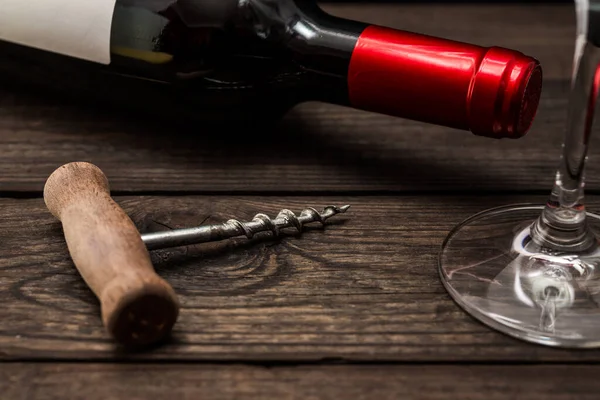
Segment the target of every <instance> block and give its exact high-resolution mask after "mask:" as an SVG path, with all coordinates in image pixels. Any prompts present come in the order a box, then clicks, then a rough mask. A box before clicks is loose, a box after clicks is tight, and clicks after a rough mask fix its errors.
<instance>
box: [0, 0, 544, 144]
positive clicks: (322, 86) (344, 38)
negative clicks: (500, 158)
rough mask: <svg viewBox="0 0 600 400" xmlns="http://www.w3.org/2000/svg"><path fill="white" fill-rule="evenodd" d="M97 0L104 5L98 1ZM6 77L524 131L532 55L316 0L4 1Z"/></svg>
mask: <svg viewBox="0 0 600 400" xmlns="http://www.w3.org/2000/svg"><path fill="white" fill-rule="evenodd" d="M92 3H93V4H92ZM0 54H2V55H1V56H0V72H1V76H3V77H10V79H13V78H14V77H17V78H23V79H24V80H25V81H27V82H33V83H41V84H45V85H48V84H49V85H52V86H54V87H56V88H57V89H61V90H63V91H65V92H68V93H85V94H86V95H89V97H91V98H107V99H110V100H111V101H112V102H116V103H118V104H120V105H126V106H133V107H137V108H141V109H145V110H154V111H157V112H158V113H165V110H167V109H170V110H175V111H180V112H182V111H184V110H186V111H188V112H189V113H188V114H190V115H192V116H197V115H202V116H210V115H213V116H214V115H219V116H220V117H219V118H223V117H222V116H221V115H222V114H218V113H216V111H215V110H221V111H223V110H225V111H236V112H238V111H241V112H242V113H245V115H248V116H263V115H264V114H265V113H266V111H268V110H274V109H281V110H287V109H288V108H290V107H292V106H294V105H296V104H298V103H300V102H305V101H322V102H329V103H333V104H338V105H342V106H348V107H353V108H356V109H360V110H365V111H369V112H377V113H381V114H386V115H392V116H396V117H399V118H405V119H411V120H415V121H421V122H425V123H431V124H437V125H441V126H446V127H450V128H456V129H460V130H467V131H471V132H472V133H474V134H476V135H481V136H486V137H491V138H505V137H507V138H519V137H522V136H523V135H525V134H526V133H527V131H528V130H529V128H530V126H531V124H532V122H533V120H534V118H535V115H536V112H537V108H538V103H539V98H540V95H541V90H542V68H541V66H540V63H539V62H538V61H537V60H536V59H535V58H533V57H530V56H526V55H524V54H522V53H521V52H518V51H515V50H511V49H505V48H500V47H481V46H476V45H472V44H468V43H462V42H456V41H451V40H447V39H444V38H436V37H432V36H427V35H423V34H418V33H413V32H407V31H402V30H397V29H391V28H388V27H385V26H377V25H372V24H368V23H364V22H360V21H353V20H348V19H344V18H340V17H337V16H333V15H331V14H328V13H326V12H324V11H323V10H322V9H321V8H320V7H319V6H318V4H317V3H316V2H315V1H314V0H96V1H94V2H89V1H80V2H67V3H65V2H63V1H58V0H29V1H27V2H22V1H21V0H3V1H2V10H0Z"/></svg>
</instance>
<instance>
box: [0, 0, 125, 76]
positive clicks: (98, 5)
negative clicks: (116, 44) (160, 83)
mask: <svg viewBox="0 0 600 400" xmlns="http://www.w3.org/2000/svg"><path fill="white" fill-rule="evenodd" d="M116 1H117V0H0V40H4V41H6V42H12V43H16V44H20V45H24V46H28V47H32V48H37V49H40V50H45V51H49V52H53V53H58V54H62V55H65V56H71V57H75V58H80V59H83V60H88V61H93V62H97V63H101V64H110V31H111V26H112V19H113V12H114V9H115V4H116Z"/></svg>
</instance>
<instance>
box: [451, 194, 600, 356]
mask: <svg viewBox="0 0 600 400" xmlns="http://www.w3.org/2000/svg"><path fill="white" fill-rule="evenodd" d="M542 210H543V206H539V205H513V206H507V207H500V208H495V209H491V210H487V211H484V212H482V213H479V214H476V215H474V216H472V217H470V218H468V219H467V220H465V221H463V222H462V223H461V224H459V225H458V226H456V227H455V228H454V229H453V230H452V231H451V232H450V233H449V235H448V237H447V238H446V240H445V241H444V244H443V246H442V250H441V253H440V257H439V272H440V277H441V280H442V282H443V284H444V286H445V287H446V289H447V291H448V292H449V293H450V295H451V296H452V298H453V299H454V300H455V301H456V303H458V305H460V306H461V307H462V308H463V309H464V310H465V311H466V312H467V313H468V314H470V315H472V316H473V317H475V318H476V319H478V320H479V321H481V322H483V323H484V324H486V325H488V326H490V327H492V328H494V329H496V330H498V331H500V332H503V333H505V334H508V335H510V336H513V337H516V338H518V339H521V340H525V341H528V342H533V343H538V344H543V345H548V346H556V347H568V348H593V347H600V270H599V268H600V250H599V249H598V247H594V248H593V249H590V250H588V251H586V252H581V253H576V254H574V253H569V254H566V253H565V254H561V253H557V252H556V251H552V250H550V249H547V248H543V247H541V246H540V245H538V244H536V243H534V242H533V241H532V240H531V237H530V236H529V227H530V226H531V225H532V224H533V223H534V222H535V221H536V219H537V218H538V217H539V216H540V214H541V212H542ZM586 215H587V223H588V225H589V227H590V229H591V230H592V231H593V232H594V233H595V234H596V237H598V235H597V232H600V216H598V215H596V214H592V213H590V212H588V213H587V214H586Z"/></svg>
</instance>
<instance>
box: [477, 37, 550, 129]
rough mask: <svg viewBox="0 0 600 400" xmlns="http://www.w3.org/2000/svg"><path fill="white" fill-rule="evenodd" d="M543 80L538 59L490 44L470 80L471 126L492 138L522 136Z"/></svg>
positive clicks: (533, 115)
mask: <svg viewBox="0 0 600 400" xmlns="http://www.w3.org/2000/svg"><path fill="white" fill-rule="evenodd" d="M542 80H543V78H542V68H541V66H540V64H539V62H538V61H537V60H535V59H533V58H531V57H528V56H525V55H523V54H521V53H518V52H515V51H513V50H507V49H503V48H498V47H492V48H490V49H489V50H488V51H487V52H486V54H485V56H484V57H483V59H482V61H481V63H480V65H479V69H478V71H477V72H476V74H475V76H474V78H473V81H472V89H471V91H470V96H469V98H468V115H469V128H470V130H471V131H472V132H473V133H474V134H476V135H481V136H488V137H494V138H502V137H508V138H520V137H522V136H524V135H525V134H526V133H527V132H528V131H529V129H530V128H531V125H532V123H533V120H534V118H535V116H536V113H537V109H538V105H539V101H540V97H541V93H542Z"/></svg>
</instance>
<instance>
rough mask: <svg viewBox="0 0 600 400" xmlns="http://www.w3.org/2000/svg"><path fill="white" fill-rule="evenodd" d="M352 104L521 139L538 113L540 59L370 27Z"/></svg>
mask: <svg viewBox="0 0 600 400" xmlns="http://www.w3.org/2000/svg"><path fill="white" fill-rule="evenodd" d="M348 88H349V99H350V103H351V105H352V106H353V107H356V108H360V109H363V110H367V111H375V112H379V113H384V114H389V115H394V116H398V117H402V118H407V119H412V120H417V121H423V122H428V123H433V124H437V125H443V126H448V127H453V128H458V129H464V130H470V131H471V132H473V133H474V134H476V135H481V136H487V137H492V138H505V137H508V138H519V137H522V136H523V135H525V134H526V133H527V131H528V130H529V128H530V127H531V124H532V122H533V120H534V118H535V115H536V113H537V108H538V104H539V100H540V95H541V91H542V69H541V67H540V64H539V62H538V61H537V60H536V59H534V58H531V57H528V56H526V55H524V54H522V53H520V52H518V51H514V50H508V49H504V48H500V47H489V48H485V47H480V46H475V45H471V44H466V43H461V42H455V41H451V40H446V39H441V38H435V37H430V36H426V35H420V34H416V33H411V32H404V31H399V30H395V29H390V28H385V27H380V26H369V27H367V28H366V29H365V30H364V31H363V33H362V34H361V36H360V37H359V39H358V42H357V44H356V47H355V49H354V51H353V53H352V59H351V61H350V67H349V71H348Z"/></svg>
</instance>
